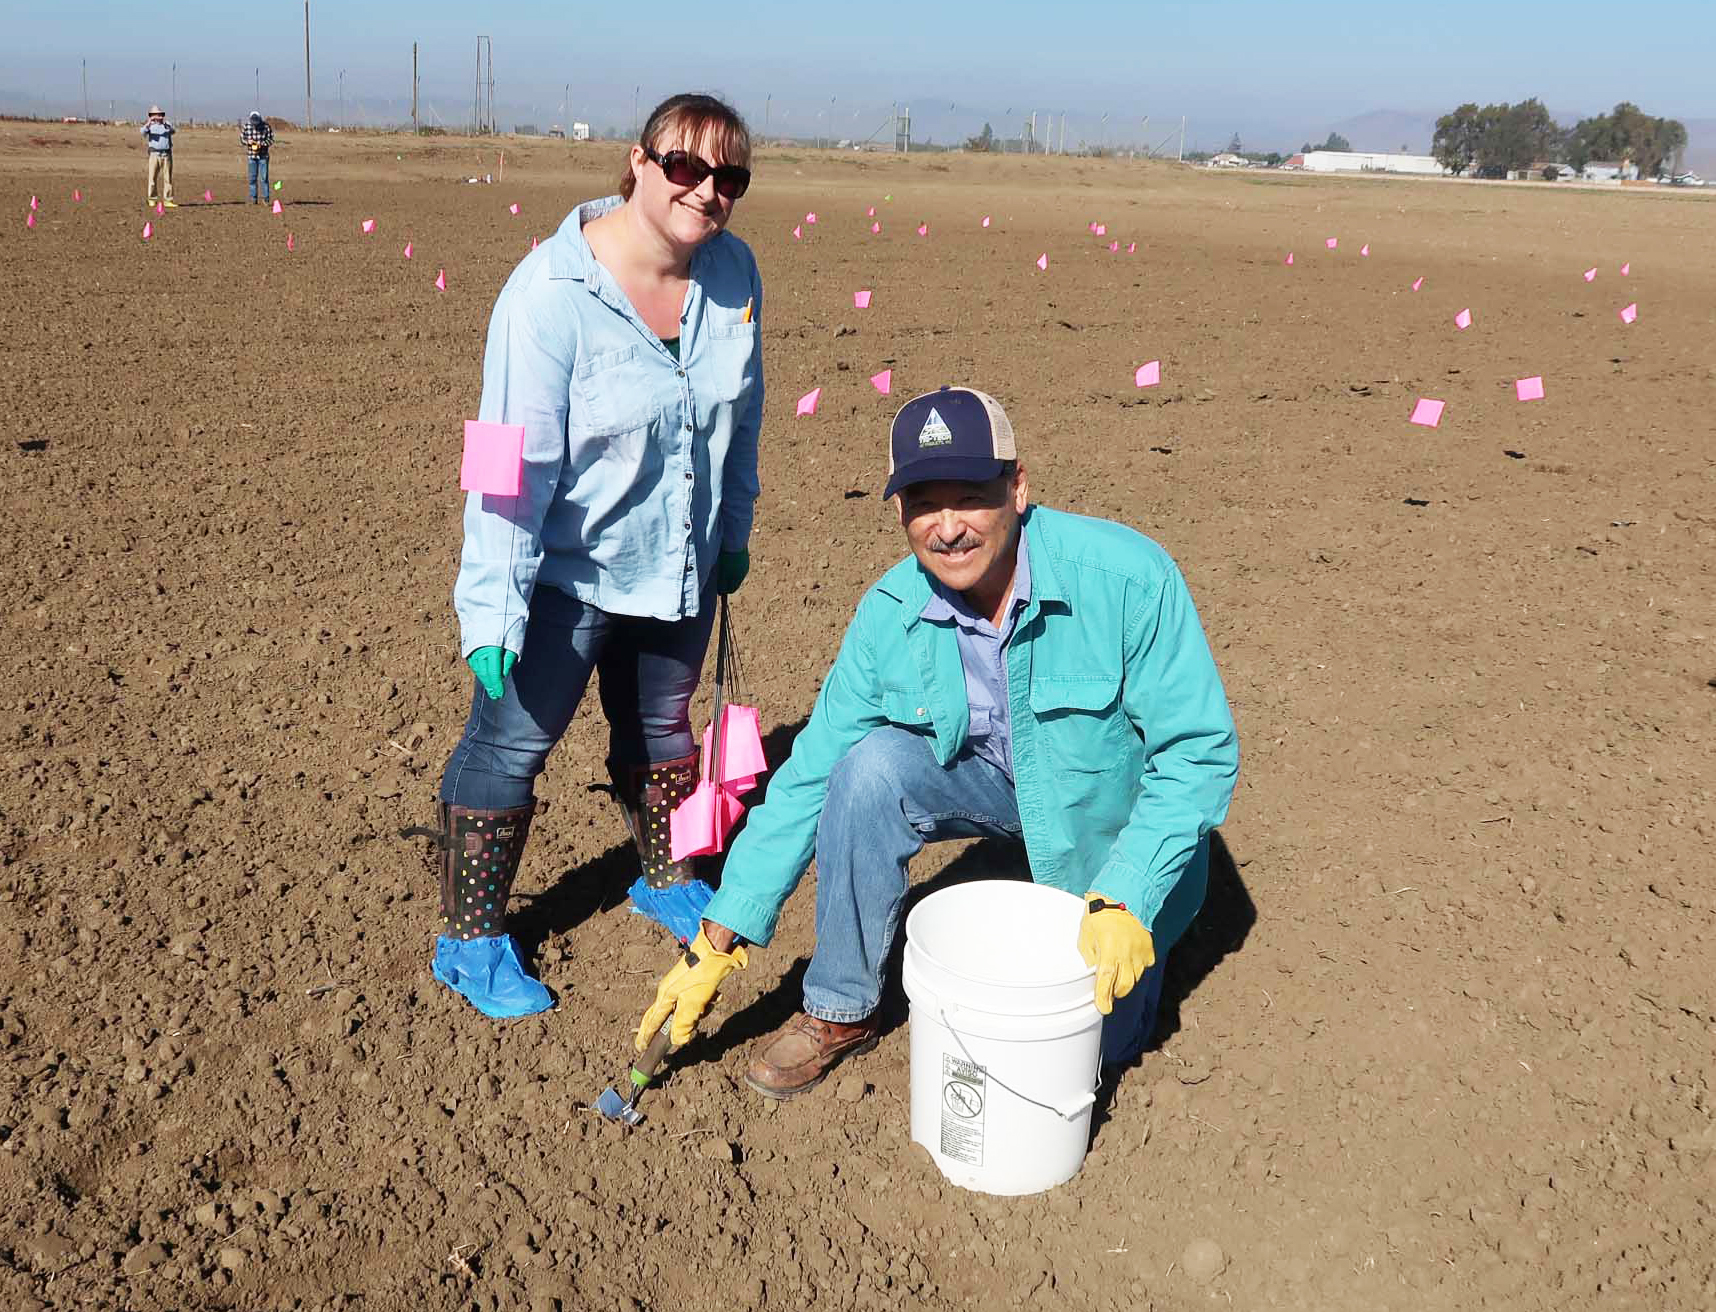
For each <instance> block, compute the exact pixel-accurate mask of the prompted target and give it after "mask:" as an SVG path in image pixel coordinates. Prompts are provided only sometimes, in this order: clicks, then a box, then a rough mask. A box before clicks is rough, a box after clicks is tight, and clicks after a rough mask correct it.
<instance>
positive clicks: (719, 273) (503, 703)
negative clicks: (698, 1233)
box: [433, 95, 763, 1016]
mask: <svg viewBox="0 0 1716 1312" xmlns="http://www.w3.org/2000/svg"><path fill="white" fill-rule="evenodd" d="M750 162H751V139H750V133H749V130H748V129H747V128H746V126H745V124H744V121H743V120H742V119H741V118H740V117H739V115H738V114H737V113H736V112H735V111H734V110H733V109H732V108H731V107H730V106H728V105H726V104H724V103H723V102H721V101H720V100H717V99H715V98H714V97H712V96H702V95H681V96H674V97H672V98H670V99H668V100H665V101H663V102H662V103H661V104H660V105H658V106H656V108H655V110H654V111H653V112H652V113H651V114H650V116H649V119H648V121H647V122H646V123H645V124H644V128H643V132H642V134H641V136H640V138H639V141H638V143H637V144H636V145H634V146H633V147H632V148H631V154H630V157H629V158H628V160H627V163H626V169H625V172H624V174H623V176H622V177H621V179H620V194H619V195H617V196H610V197H607V198H606V199H603V200H594V201H589V202H587V203H586V204H583V205H580V206H578V208H577V209H575V210H573V211H572V213H571V214H570V215H569V216H568V217H567V219H566V221H565V222H564V223H563V224H561V226H560V230H559V231H558V232H557V233H556V234H555V235H554V236H553V237H551V238H549V239H548V240H547V241H545V242H543V243H542V245H541V246H540V247H539V248H538V249H537V250H535V251H533V252H531V254H530V255H529V256H527V257H526V258H525V260H524V261H523V263H521V264H520V265H519V266H518V268H517V269H515V270H514V271H513V274H512V277H511V278H509V279H508V280H507V284H506V286H505V287H504V288H503V289H502V290H501V294H500V298H499V300H497V301H496V303H495V308H494V314H493V317H492V318H491V320H490V323H489V335H488V346H487V350H486V354H485V356H484V359H483V399H482V411H481V418H482V419H483V420H484V421H487V422H492V423H500V424H521V425H523V427H524V469H523V477H522V479H521V491H520V494H519V495H518V496H517V497H497V496H487V495H481V494H478V493H472V494H470V496H469V499H468V500H467V502H466V506H465V543H464V551H463V556H462V559H461V562H460V567H459V577H458V582H457V585H456V586H455V588H454V593H453V601H454V607H455V609H456V610H457V611H458V615H459V626H460V651H461V653H462V654H463V656H464V657H465V659H466V662H467V663H468V664H469V665H470V667H471V671H472V673H473V674H474V675H475V676H476V684H475V687H474V689H473V694H472V699H471V714H470V719H469V721H468V722H467V723H466V725H465V732H464V736H463V738H461V739H460V741H459V744H458V746H457V747H456V748H455V749H454V750H453V754H452V757H451V759H449V760H448V762H447V766H446V770H445V772H444V773H443V775H442V778H441V790H440V807H439V813H440V814H439V819H440V828H439V833H438V835H437V839H438V843H439V846H440V862H441V914H442V918H443V928H442V932H441V935H440V937H439V938H438V939H437V941H436V946H435V959H434V967H433V969H434V973H435V977H436V978H437V979H439V980H440V981H442V982H443V983H444V984H446V985H448V986H449V987H451V988H453V989H454V990H456V991H457V992H459V993H460V994H462V995H463V996H464V997H465V998H467V999H468V1000H469V1001H470V1002H471V1003H472V1004H473V1005H474V1006H476V1007H477V1009H478V1010H480V1011H482V1012H483V1013H484V1014H486V1015H490V1016H520V1015H528V1014H529V1013H531V1012H535V1011H541V1010H542V1009H544V1008H546V1007H548V1006H549V1005H550V1001H551V1000H550V998H549V994H548V990H547V989H546V988H544V987H543V985H542V984H541V983H540V982H539V981H538V980H535V979H533V978H531V977H530V976H529V975H528V974H526V973H525V970H524V967H523V965H522V964H521V963H520V961H519V958H518V949H517V945H516V944H515V943H514V941H513V939H512V937H511V935H509V934H508V933H507V931H506V918H505V917H506V903H507V896H508V894H509V892H510V891H511V888H512V882H513V876H514V875H515V874H516V872H517V870H518V866H519V859H520V857H521V856H522V855H523V851H524V842H525V836H526V834H527V833H528V831H529V829H530V820H531V815H532V813H533V811H534V809H535V801H534V787H533V785H534V782H535V779H536V776H537V775H538V774H540V773H541V772H542V768H543V763H544V761H545V759H546V757H547V755H548V753H549V751H550V749H552V748H553V746H554V745H555V743H556V742H558V741H559V739H560V736H561V735H562V734H563V733H564V732H565V730H566V726H567V725H568V724H569V723H570V722H571V720H572V716H573V713H574V712H575V711H576V710H577V708H578V703H579V701H580V699H581V698H582V696H583V693H584V689H585V686H586V685H587V683H588V681H589V678H590V674H591V672H592V671H593V670H594V671H599V672H600V674H601V680H600V684H601V696H602V709H603V712H604V713H605V715H606V717H607V721H608V730H609V755H608V769H609V772H610V774H611V776H612V778H613V781H614V786H615V791H616V794H617V796H618V797H619V799H620V802H621V806H622V807H623V809H624V810H625V812H626V817H627V823H628V826H629V827H630V829H631V832H632V836H633V839H634V840H635V842H636V845H637V849H638V854H639V857H640V858H641V860H642V863H643V873H644V877H645V878H646V879H648V880H649V881H650V882H651V883H652V884H655V885H658V886H664V885H666V884H669V883H672V882H675V881H676V880H677V879H681V878H684V877H685V876H686V875H687V874H688V873H689V871H688V870H686V869H684V868H683V867H679V866H675V865H674V864H673V863H672V862H671V861H670V859H669V852H668V823H667V817H668V813H669V811H671V809H672V808H673V807H674V806H675V805H676V804H677V803H678V802H679V801H681V800H682V799H683V798H684V797H685V796H686V795H687V794H689V793H690V792H691V790H692V788H693V787H694V786H695V784H696V782H697V758H696V756H695V754H694V751H693V747H694V743H693V739H692V734H691V724H690V717H689V708H690V702H691V695H692V692H693V691H694V690H695V688H696V685H697V680H698V675H699V673H700V671H701V669H702V665H703V655H704V651H705V649H706V648H707V646H708V642H709V634H710V628H711V622H712V619H713V616H714V613H715V609H716V607H715V597H716V594H717V593H729V592H733V591H734V590H736V589H737V588H738V587H739V585H740V583H741V582H742V581H743V580H744V577H745V573H746V570H747V569H748V568H749V563H750V558H749V556H748V554H747V551H746V543H747V542H748V540H749V538H750V532H751V513H752V505H753V503H754V502H755V500H756V497H757V430H758V427H759V424H760V422H761V419H762V410H763V370H762V355H761V350H760V339H759V335H758V326H757V323H758V317H759V314H760V312H761V309H762V283H761V280H760V278H759V276H758V273H757V263H756V260H755V259H754V258H753V257H752V255H751V251H750V248H749V247H747V246H746V245H745V243H744V242H742V241H740V240H739V239H738V238H737V237H734V236H733V235H732V234H730V233H728V232H727V231H726V227H727V223H728V220H729V219H730V218H731V217H732V214H733V207H734V204H735V203H736V202H737V201H738V199H739V198H740V197H741V196H743V195H744V194H745V189H746V187H748V186H749V185H750V180H751V174H750Z"/></svg>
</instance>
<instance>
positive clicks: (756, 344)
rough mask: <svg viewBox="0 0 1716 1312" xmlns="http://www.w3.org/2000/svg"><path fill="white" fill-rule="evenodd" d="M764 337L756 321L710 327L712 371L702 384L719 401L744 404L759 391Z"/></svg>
mask: <svg viewBox="0 0 1716 1312" xmlns="http://www.w3.org/2000/svg"><path fill="white" fill-rule="evenodd" d="M761 333H762V328H761V326H760V325H759V324H758V323H757V322H756V321H755V320H752V321H751V322H750V323H745V322H743V321H742V320H741V321H740V322H737V323H712V324H710V325H709V345H708V356H707V358H708V360H709V362H710V363H711V365H712V366H713V367H712V368H711V369H710V370H709V371H708V373H707V375H706V376H705V377H704V378H703V380H702V381H703V383H704V385H705V386H706V387H708V388H710V389H711V391H712V393H713V395H714V397H715V399H716V400H717V401H724V402H735V401H742V400H744V399H745V398H746V397H748V396H750V394H751V391H752V389H753V388H755V387H756V385H757V375H758V372H759V368H760V361H761V360H762V355H763V353H762V350H761V341H762V338H761Z"/></svg>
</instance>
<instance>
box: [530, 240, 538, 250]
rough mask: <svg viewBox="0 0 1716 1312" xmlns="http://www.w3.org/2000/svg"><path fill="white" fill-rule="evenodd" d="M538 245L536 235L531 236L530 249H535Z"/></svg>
mask: <svg viewBox="0 0 1716 1312" xmlns="http://www.w3.org/2000/svg"><path fill="white" fill-rule="evenodd" d="M536 246H537V241H536V238H535V237H532V238H531V239H530V249H531V250H535V249H536Z"/></svg>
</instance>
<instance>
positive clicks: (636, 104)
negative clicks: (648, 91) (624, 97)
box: [632, 86, 643, 139]
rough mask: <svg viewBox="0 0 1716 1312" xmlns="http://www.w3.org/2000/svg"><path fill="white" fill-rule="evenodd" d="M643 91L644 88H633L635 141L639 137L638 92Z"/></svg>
mask: <svg viewBox="0 0 1716 1312" xmlns="http://www.w3.org/2000/svg"><path fill="white" fill-rule="evenodd" d="M642 89H643V88H641V87H637V86H634V87H633V88H632V137H633V139H636V137H637V135H638V92H639V91H641V90H642Z"/></svg>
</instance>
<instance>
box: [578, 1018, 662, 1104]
mask: <svg viewBox="0 0 1716 1312" xmlns="http://www.w3.org/2000/svg"><path fill="white" fill-rule="evenodd" d="M672 1024H673V1017H671V1016H669V1017H668V1018H667V1019H666V1020H665V1021H663V1022H662V1026H661V1028H660V1029H659V1030H657V1031H656V1032H655V1037H654V1038H653V1039H651V1040H650V1041H649V1047H647V1048H645V1049H644V1050H643V1052H642V1053H640V1054H639V1055H638V1058H637V1060H636V1061H634V1062H633V1063H632V1068H631V1085H632V1090H631V1094H630V1096H629V1097H626V1098H621V1097H620V1095H619V1093H618V1091H616V1090H615V1089H614V1088H613V1087H612V1086H609V1087H608V1088H606V1089H603V1090H602V1096H601V1097H599V1098H597V1099H596V1101H595V1104H594V1106H595V1109H596V1110H597V1111H598V1112H600V1113H601V1114H602V1116H603V1118H604V1119H605V1120H610V1121H619V1122H621V1123H622V1124H624V1125H627V1126H632V1125H637V1124H639V1123H640V1122H642V1120H643V1113H642V1112H640V1111H639V1110H638V1098H639V1096H640V1095H641V1094H642V1093H643V1091H644V1090H645V1089H647V1088H648V1087H649V1083H650V1081H651V1080H653V1079H654V1078H655V1075H656V1072H657V1071H659V1070H660V1069H661V1063H662V1061H663V1060H664V1059H665V1058H666V1057H667V1050H668V1049H669V1048H671V1047H672V1046H673V1037H672V1035H671V1034H670V1033H669V1032H668V1031H669V1029H670V1027H671V1026H672Z"/></svg>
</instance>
